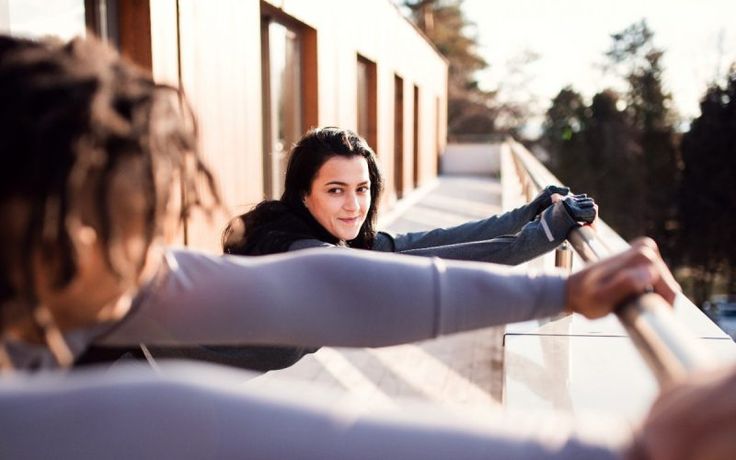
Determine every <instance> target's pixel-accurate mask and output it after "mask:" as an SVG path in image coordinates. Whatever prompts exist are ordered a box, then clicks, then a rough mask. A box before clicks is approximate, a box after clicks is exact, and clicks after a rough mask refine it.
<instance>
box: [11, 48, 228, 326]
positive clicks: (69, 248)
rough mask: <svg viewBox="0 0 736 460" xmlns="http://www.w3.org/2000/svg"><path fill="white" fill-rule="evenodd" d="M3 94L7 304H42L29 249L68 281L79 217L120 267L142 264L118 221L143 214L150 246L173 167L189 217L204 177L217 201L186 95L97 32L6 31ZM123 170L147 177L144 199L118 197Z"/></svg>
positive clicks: (126, 270) (73, 269)
mask: <svg viewBox="0 0 736 460" xmlns="http://www.w3.org/2000/svg"><path fill="white" fill-rule="evenodd" d="M0 101H2V103H1V104H0V152H1V153H0V154H1V155H2V161H3V163H4V164H3V166H2V167H0V306H1V307H5V306H8V305H11V304H12V305H18V306H26V307H31V308H33V307H35V303H36V302H37V299H36V295H37V294H36V293H35V292H34V291H35V288H34V284H35V283H34V278H33V276H34V275H33V267H32V263H31V260H32V257H31V255H32V254H40V255H41V256H42V257H43V258H44V264H45V266H46V269H47V270H48V272H49V273H50V275H51V279H52V280H53V282H54V284H55V286H56V287H58V288H62V287H64V286H66V285H68V283H70V282H71V281H72V279H73V278H74V276H75V274H76V273H77V269H78V268H77V251H76V249H75V244H74V243H73V241H72V235H73V229H74V225H75V224H79V222H83V223H84V224H85V225H89V226H92V227H93V228H94V229H95V230H96V232H97V234H98V236H99V241H100V244H101V246H102V248H103V254H104V257H105V261H106V263H107V265H108V267H109V268H110V269H111V271H112V272H113V273H116V274H118V276H120V277H121V278H122V276H123V274H130V273H135V272H137V271H139V270H140V268H141V266H142V264H143V263H144V261H145V253H144V254H141V255H140V256H134V257H127V256H125V253H124V251H122V250H121V248H120V238H119V233H118V232H119V229H120V228H121V226H122V224H123V223H124V222H125V221H126V220H127V219H129V218H130V217H131V215H130V213H131V212H135V213H138V212H140V213H142V215H143V217H144V218H145V228H144V230H143V233H144V234H143V235H142V237H143V243H144V244H143V246H144V248H145V249H147V248H148V247H149V246H150V245H151V243H152V241H153V239H154V238H155V237H156V236H157V235H158V234H160V233H161V232H162V231H163V226H164V216H165V215H166V213H167V209H166V208H167V205H168V203H169V198H170V197H169V192H170V188H171V185H170V184H171V183H172V180H173V178H174V176H175V175H179V176H180V177H181V178H182V182H183V186H184V187H185V189H186V193H185V195H187V196H188V197H190V201H189V202H188V203H184V206H183V209H182V213H183V214H184V213H186V212H187V207H188V205H189V204H191V203H192V202H199V199H198V197H199V196H200V193H199V192H198V190H202V187H201V186H200V187H199V188H198V187H196V186H195V185H196V184H198V183H200V184H201V183H202V182H204V183H205V184H207V185H208V191H209V193H210V194H211V197H212V198H213V200H212V201H211V202H212V203H213V204H215V203H218V202H219V197H218V195H217V193H216V191H215V186H214V182H213V178H212V175H211V174H210V172H209V171H208V169H207V168H206V167H205V166H204V165H203V164H202V162H201V161H200V157H199V155H198V153H197V149H196V145H197V142H196V136H197V133H196V129H195V126H196V123H195V122H194V118H193V114H191V112H190V111H188V109H186V108H187V107H188V106H187V105H186V102H185V100H184V98H183V95H182V94H180V93H179V91H178V90H177V89H175V88H171V87H165V86H161V85H157V84H156V83H154V81H153V79H152V78H151V76H150V75H149V74H148V73H146V72H145V71H143V70H140V69H138V68H136V67H135V66H134V65H132V64H130V63H128V62H127V61H125V60H124V59H123V58H121V57H120V56H119V55H118V54H117V53H116V52H115V51H113V50H112V49H111V48H109V47H107V46H106V45H104V44H102V43H101V42H99V41H98V40H96V39H94V38H87V39H75V40H73V41H71V42H69V43H61V42H50V41H49V42H39V41H32V40H25V39H19V38H13V37H7V36H1V35H0ZM182 107H185V110H182ZM183 113H184V115H189V116H182V114H183ZM192 165H193V167H192ZM121 175H125V176H126V177H129V178H130V179H131V180H134V181H135V182H136V184H139V186H140V188H141V190H143V192H144V193H142V194H141V197H142V201H143V202H142V203H141V202H139V201H137V200H138V199H139V197H135V198H132V197H126V196H113V193H111V183H112V182H113V179H114V178H116V177H122V176H121ZM203 179H204V180H203ZM134 199H135V200H136V201H135V205H133V203H132V200H134ZM132 209H135V211H132ZM126 213H127V215H126ZM144 252H145V251H144ZM130 259H134V260H130ZM2 310H6V309H0V313H1V312H2ZM5 313H6V314H9V313H8V312H7V311H5Z"/></svg>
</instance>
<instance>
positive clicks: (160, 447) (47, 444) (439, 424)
mask: <svg viewBox="0 0 736 460" xmlns="http://www.w3.org/2000/svg"><path fill="white" fill-rule="evenodd" d="M163 370H164V375H165V376H164V377H160V376H155V375H153V374H152V372H151V371H150V370H145V369H135V368H125V367H123V368H121V369H117V370H113V371H111V372H107V373H103V372H95V373H79V374H75V375H71V376H68V377H66V378H63V379H62V378H52V377H50V376H48V375H47V376H45V378H43V379H38V378H35V379H33V378H30V379H26V378H18V379H16V380H14V381H10V382H4V383H3V384H2V385H1V386H0V425H1V426H2V430H0V457H2V458H140V459H148V458H150V459H158V458H180V459H190V458H191V459H202V458H212V459H214V458H223V459H225V458H259V459H288V458H300V459H307V460H308V459H320V460H333V459H343V458H351V459H369V458H370V459H373V458H386V459H394V458H401V459H406V460H427V459H435V458H438V459H439V458H452V459H458V460H464V459H487V458H503V459H510V460H515V459H537V458H545V459H586V460H587V459H591V460H598V459H615V458H619V457H618V456H619V451H620V450H621V448H622V447H623V446H625V445H626V443H627V442H628V439H629V438H630V433H629V432H627V430H626V428H625V427H624V426H623V424H618V423H613V422H609V423H607V424H604V425H602V424H600V423H597V424H596V426H595V428H591V427H589V425H588V424H584V423H580V424H577V425H576V424H574V423H572V422H571V421H569V420H565V419H559V418H553V417H535V418H526V417H517V418H514V419H510V418H505V417H503V416H502V415H500V414H476V415H475V417H474V419H470V418H462V417H459V416H458V415H457V413H451V412H444V411H441V410H440V409H438V408H434V407H431V406H427V407H422V408H419V407H417V406H416V405H415V406H413V407H409V408H403V409H402V410H390V411H389V410H386V411H378V410H373V411H372V413H366V411H365V410H360V411H359V410H356V409H353V408H354V407H356V406H355V405H353V404H349V403H348V401H346V398H345V396H344V395H340V394H331V393H329V392H328V393H327V394H325V392H324V390H323V389H319V388H315V387H309V386H303V385H299V383H298V382H289V383H288V385H287V383H285V382H275V383H274V384H272V385H271V386H269V387H268V388H247V387H246V388H243V383H242V382H243V380H244V376H247V374H244V373H242V372H233V371H226V370H224V369H222V368H217V367H214V366H202V365H193V364H179V365H175V366H173V367H166V366H164V367H163ZM337 399H339V400H340V401H341V404H335V400H337ZM479 418H480V420H478V419H479ZM90 422H92V423H90ZM583 427H585V429H583Z"/></svg>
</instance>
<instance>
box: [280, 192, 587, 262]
mask: <svg viewBox="0 0 736 460" xmlns="http://www.w3.org/2000/svg"><path fill="white" fill-rule="evenodd" d="M535 212H536V209H535V207H534V206H532V205H525V206H521V207H519V208H517V209H514V210H513V211H509V212H507V213H504V214H501V215H498V216H492V217H489V218H487V219H481V220H477V221H472V222H467V223H464V224H462V225H458V226H456V227H450V228H437V229H434V230H430V231H426V232H411V233H403V234H398V235H394V234H389V233H386V232H378V233H377V234H376V239H375V241H374V243H373V250H374V251H381V252H397V253H401V254H407V255H416V256H435V257H442V258H443V259H454V260H475V261H482V262H492V263H497V264H505V265H517V264H520V263H522V262H526V261H529V260H531V259H533V258H535V257H537V256H540V255H542V254H545V253H547V252H549V251H551V250H552V249H555V248H556V247H557V246H559V245H560V243H562V242H563V241H564V240H565V238H566V237H567V234H568V232H569V231H570V229H571V228H572V227H574V226H575V225H576V223H575V221H574V220H573V219H572V218H571V217H570V215H569V214H568V213H567V212H566V211H565V207H564V205H563V204H562V203H557V204H554V205H552V206H550V207H548V208H547V209H546V210H545V211H544V212H543V213H542V214H541V215H540V216H539V218H537V219H535V218H534V217H535V214H534V213H535ZM330 246H332V245H331V244H330V243H326V242H324V241H320V240H316V239H307V240H298V241H295V242H294V243H292V244H291V246H290V247H289V250H291V251H293V250H299V249H307V248H314V247H330Z"/></svg>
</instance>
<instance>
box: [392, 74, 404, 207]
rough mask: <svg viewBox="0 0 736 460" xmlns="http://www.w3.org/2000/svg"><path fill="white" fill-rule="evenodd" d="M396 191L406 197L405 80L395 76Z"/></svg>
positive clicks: (397, 194)
mask: <svg viewBox="0 0 736 460" xmlns="http://www.w3.org/2000/svg"><path fill="white" fill-rule="evenodd" d="M394 189H395V191H396V198H401V197H402V196H403V195H404V80H403V79H402V78H401V77H399V76H398V75H395V76H394Z"/></svg>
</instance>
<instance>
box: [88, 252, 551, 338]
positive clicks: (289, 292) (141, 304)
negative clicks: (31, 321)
mask: <svg viewBox="0 0 736 460" xmlns="http://www.w3.org/2000/svg"><path fill="white" fill-rule="evenodd" d="M564 286H565V279H564V275H562V274H547V275H540V276H533V275H529V274H527V273H522V272H511V271H509V269H508V268H506V267H500V266H496V265H491V264H483V263H475V262H455V261H442V260H440V259H436V258H434V259H430V258H425V257H408V256H402V257H398V256H395V255H393V254H380V253H375V252H373V251H334V250H327V249H310V250H305V251H298V252H292V253H290V254H278V255H272V256H261V257H242V256H211V255H207V254H202V253H197V252H193V251H186V250H179V251H170V252H168V253H167V254H166V256H165V261H164V264H163V267H162V269H161V272H160V273H159V276H158V277H157V278H156V279H155V280H154V281H153V282H151V283H150V285H149V286H148V287H147V288H145V289H143V290H142V291H141V293H140V295H139V296H138V298H137V299H136V300H135V301H134V309H133V311H132V312H131V313H130V314H129V315H128V316H127V318H126V319H125V320H123V321H122V322H121V323H120V324H119V325H118V327H117V328H116V329H114V330H113V331H112V332H111V333H109V334H108V335H106V336H105V337H103V338H102V339H100V340H99V341H98V343H101V344H107V345H128V344H137V343H141V342H143V343H146V344H150V345H181V344H187V343H190V344H210V345H219V344H222V345H226V344H264V345H268V344H272V345H273V344H277V345H304V346H356V347H366V346H367V347H371V346H386V345H393V344H400V343H407V342H413V341H417V340H423V339H428V338H431V337H436V336H438V335H442V334H449V333H453V332H458V331H465V330H469V329H475V328H480V327H486V326H491V325H497V324H504V323H509V322H515V321H524V320H527V319H530V318H535V317H544V316H550V315H554V314H556V313H558V312H560V311H561V310H562V309H563V307H564V301H565V298H564V297H565V293H564Z"/></svg>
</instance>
